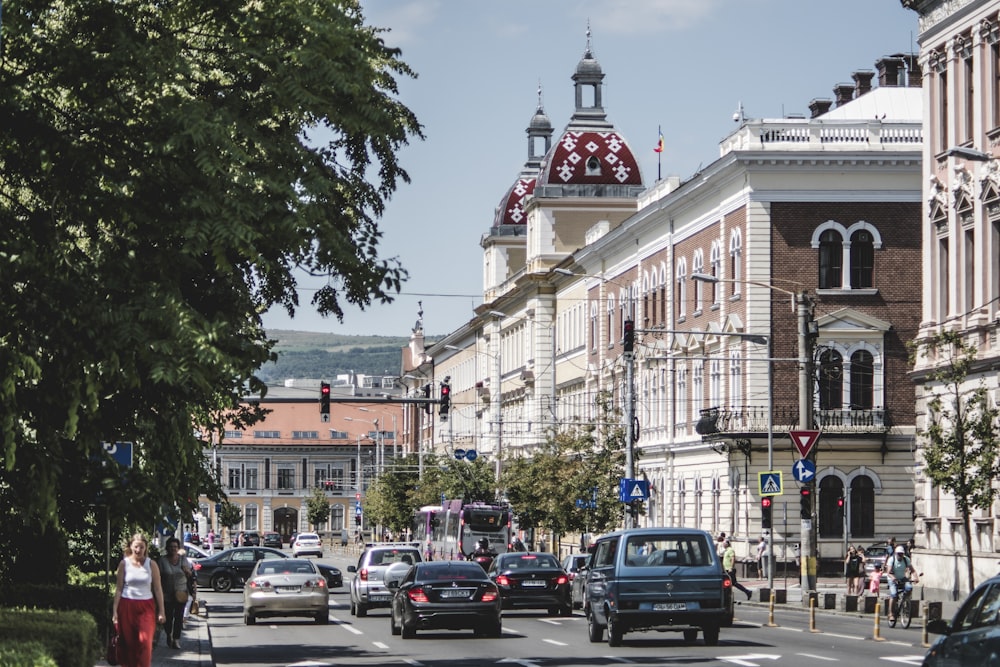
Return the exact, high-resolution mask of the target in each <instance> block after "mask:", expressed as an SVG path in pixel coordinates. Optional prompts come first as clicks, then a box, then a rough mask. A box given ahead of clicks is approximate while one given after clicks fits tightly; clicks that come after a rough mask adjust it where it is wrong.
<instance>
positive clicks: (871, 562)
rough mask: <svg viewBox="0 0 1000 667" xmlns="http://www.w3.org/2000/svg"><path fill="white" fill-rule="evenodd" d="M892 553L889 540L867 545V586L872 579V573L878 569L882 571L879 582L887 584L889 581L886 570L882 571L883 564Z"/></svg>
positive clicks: (865, 582)
mask: <svg viewBox="0 0 1000 667" xmlns="http://www.w3.org/2000/svg"><path fill="white" fill-rule="evenodd" d="M889 553H890V547H889V543H888V542H880V543H878V544H873V545H871V546H869V547H865V581H864V584H865V586H866V587H867V585H868V582H870V581H871V580H872V575H873V574H874V572H875V571H876V570H878V571H879V572H881V575H880V576H879V582H880V583H882V584H885V583H887V582H888V581H889V578H888V577H887V576H886V573H885V572H882V565H883V564H884V563H885V559H886V556H888V555H889Z"/></svg>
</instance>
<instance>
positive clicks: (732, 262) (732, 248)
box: [729, 229, 743, 296]
mask: <svg viewBox="0 0 1000 667" xmlns="http://www.w3.org/2000/svg"><path fill="white" fill-rule="evenodd" d="M729 278H730V279H731V280H732V281H733V282H732V283H730V284H731V285H732V289H733V292H732V294H733V296H736V295H737V294H739V293H740V291H741V290H740V284H741V283H740V281H741V280H743V236H742V235H741V234H740V230H738V229H734V230H733V233H732V235H731V236H730V237H729Z"/></svg>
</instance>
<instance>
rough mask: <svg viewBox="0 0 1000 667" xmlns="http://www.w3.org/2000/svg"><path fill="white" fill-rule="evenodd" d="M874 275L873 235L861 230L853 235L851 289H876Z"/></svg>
mask: <svg viewBox="0 0 1000 667" xmlns="http://www.w3.org/2000/svg"><path fill="white" fill-rule="evenodd" d="M820 247H821V248H822V242H821V246H820ZM820 253H821V254H822V250H821V251H820ZM874 273H875V243H874V239H873V238H872V233H871V232H870V231H868V230H867V229H859V230H857V231H856V232H854V233H853V234H851V289H863V288H870V287H874V286H875V279H874Z"/></svg>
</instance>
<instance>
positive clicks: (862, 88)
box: [851, 69, 875, 98]
mask: <svg viewBox="0 0 1000 667" xmlns="http://www.w3.org/2000/svg"><path fill="white" fill-rule="evenodd" d="M851 78H852V79H854V97H855V98H858V97H861V96H862V95H864V94H865V93H870V92H871V90H872V79H873V78H875V72H873V71H871V70H870V69H859V70H858V71H856V72H854V74H852V75H851Z"/></svg>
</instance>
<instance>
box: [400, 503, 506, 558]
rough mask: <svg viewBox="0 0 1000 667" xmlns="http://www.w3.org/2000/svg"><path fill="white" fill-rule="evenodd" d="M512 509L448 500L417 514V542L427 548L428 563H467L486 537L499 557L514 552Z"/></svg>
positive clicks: (415, 517) (417, 511) (414, 516)
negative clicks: (447, 561)
mask: <svg viewBox="0 0 1000 667" xmlns="http://www.w3.org/2000/svg"><path fill="white" fill-rule="evenodd" d="M510 515H511V512H510V508H509V507H507V506H502V505H488V504H485V503H463V502H462V501H461V500H446V501H444V503H442V504H441V505H427V506H424V507H421V508H420V509H418V510H416V511H415V512H414V513H413V541H414V542H417V541H419V542H420V543H421V544H422V545H423V549H424V558H426V559H427V560H465V559H467V558H468V557H469V554H471V553H472V552H473V551H475V550H476V543H477V542H479V540H481V539H483V538H486V539H487V540H489V542H490V550H491V551H492V552H493V553H496V554H502V553H506V552H507V551H509V550H510V540H511V535H512V533H511V524H510V519H511V517H510Z"/></svg>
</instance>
